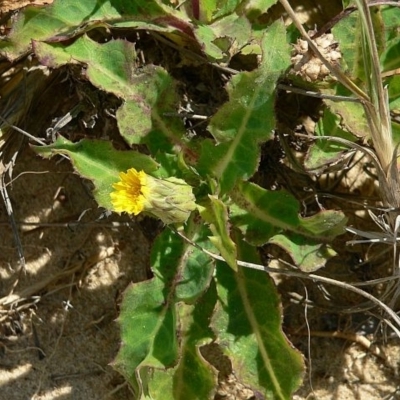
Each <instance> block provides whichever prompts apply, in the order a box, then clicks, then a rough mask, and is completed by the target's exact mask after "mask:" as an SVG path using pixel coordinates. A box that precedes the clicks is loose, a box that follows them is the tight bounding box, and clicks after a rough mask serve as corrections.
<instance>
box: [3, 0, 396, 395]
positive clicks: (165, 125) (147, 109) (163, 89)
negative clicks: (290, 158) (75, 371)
mask: <svg viewBox="0 0 400 400" xmlns="http://www.w3.org/2000/svg"><path fill="white" fill-rule="evenodd" d="M166 3H168V2H162V1H161V0H153V1H135V2H128V1H124V0H116V1H104V2H101V4H99V2H98V1H95V0H88V1H85V2H81V3H79V5H75V6H74V7H71V6H70V4H69V3H68V1H61V0H58V1H57V0H56V1H55V2H54V4H53V5H51V6H48V7H28V8H26V10H24V11H23V12H21V14H20V15H19V16H18V18H17V20H16V22H15V24H14V27H13V30H12V32H11V34H10V35H9V37H8V41H7V42H3V43H1V47H0V50H1V51H2V53H3V54H4V55H6V56H7V57H8V58H10V59H16V58H18V57H20V56H21V55H23V54H25V53H26V52H29V51H31V50H32V51H33V53H34V55H35V57H36V58H37V60H38V61H39V63H40V64H41V65H42V66H46V67H49V68H52V69H56V68H61V67H63V66H65V65H69V66H71V65H78V66H84V76H85V77H86V78H87V79H88V80H89V81H90V83H91V84H92V85H94V86H95V87H96V88H97V89H99V90H101V91H105V92H108V93H112V94H113V95H115V96H116V97H117V98H118V99H120V100H121V103H122V104H121V106H120V107H119V108H118V110H117V112H116V119H117V123H118V127H119V130H120V134H121V136H122V137H123V139H124V140H125V142H126V143H127V144H128V145H129V146H131V149H130V150H126V151H120V150H116V149H114V147H113V146H112V144H111V142H109V141H104V140H97V139H96V140H95V139H90V138H89V139H84V140H81V141H79V142H76V143H73V142H71V141H69V140H67V139H65V138H63V137H61V136H59V137H58V138H57V140H56V141H55V142H54V143H52V144H50V145H47V146H37V147H36V148H35V150H36V152H37V153H38V154H40V155H42V156H43V157H52V156H54V155H57V154H63V155H66V156H68V157H69V158H70V159H71V162H72V163H73V165H74V168H75V169H76V171H77V172H78V173H79V174H80V175H82V177H84V178H87V179H89V180H91V181H92V182H93V184H94V187H95V189H94V192H93V194H94V197H95V199H96V200H97V202H98V204H99V206H101V207H104V208H105V209H108V210H115V202H114V203H113V197H112V193H117V194H116V195H115V196H117V197H118V196H119V195H118V190H120V191H123V190H127V189H126V187H127V186H126V185H125V186H124V185H123V184H122V183H123V182H122V183H121V182H120V183H119V181H120V177H121V173H123V174H124V173H127V171H128V170H130V169H132V168H135V169H136V170H137V171H138V172H140V173H141V174H142V175H141V176H142V177H143V180H142V179H139V181H138V182H137V183H134V184H132V185H133V186H135V187H136V186H139V191H140V190H141V194H140V195H138V196H142V195H143V193H144V190H143V189H142V187H143V186H146V184H144V183H143V182H144V180H145V179H147V180H148V181H149V180H150V181H151V182H152V187H149V188H147V186H146V193H147V194H148V196H147V195H146V196H144V197H145V198H146V199H145V200H143V198H142V197H140V201H141V202H142V201H144V202H145V204H146V206H144V207H139V208H134V210H135V211H132V212H133V213H134V214H137V212H136V210H137V211H138V212H139V211H143V212H145V213H148V214H150V215H151V216H155V217H158V218H160V219H161V220H162V221H163V222H164V223H165V224H171V226H170V228H171V229H167V228H166V229H165V230H164V231H163V232H162V234H161V235H160V236H159V237H157V239H156V240H155V242H154V245H153V248H152V253H151V267H152V272H153V275H154V276H153V278H151V279H150V280H148V281H145V282H140V283H135V284H133V285H132V286H131V287H129V288H128V289H127V291H126V293H125V297H124V300H123V303H122V308H121V315H120V318H119V322H120V325H121V337H122V341H123V345H122V346H121V349H120V352H119V354H118V356H117V359H116V360H115V363H114V365H115V368H117V369H118V370H119V371H120V372H121V373H123V374H124V376H125V377H126V379H127V380H128V381H129V383H130V384H131V385H132V386H133V387H134V388H135V391H136V393H137V396H138V398H155V399H157V398H163V399H169V398H171V399H179V398H182V399H187V398H191V399H195V398H198V399H205V398H209V397H210V396H211V394H212V393H213V390H214V388H215V385H216V379H217V371H216V370H215V369H214V368H213V367H212V365H211V364H210V363H209V362H208V361H207V360H206V358H205V357H204V355H203V353H202V350H201V348H202V346H204V345H205V344H209V343H212V342H215V343H217V344H218V345H219V346H220V348H221V350H222V351H223V353H224V354H225V355H227V356H229V358H230V360H231V362H232V366H233V369H234V371H235V374H236V376H237V377H238V378H239V379H240V380H241V381H243V382H244V383H246V384H248V385H249V386H250V387H251V388H252V389H253V390H256V391H258V392H260V393H262V394H263V395H264V396H266V397H268V398H274V399H288V398H290V395H291V393H293V391H294V390H295V389H296V388H297V387H298V386H299V384H300V382H301V376H302V371H303V361H302V357H301V355H300V354H299V353H298V352H297V351H296V350H294V349H293V348H292V347H291V346H290V343H288V341H287V339H286V337H285V336H284V334H283V333H282V330H281V317H282V316H281V308H280V302H279V298H278V295H277V292H276V289H275V287H274V284H273V282H272V280H271V279H270V277H269V276H268V275H267V274H265V273H262V272H260V271H254V270H251V269H249V268H246V267H245V265H246V263H252V264H257V265H260V264H261V260H260V257H259V254H258V252H257V247H258V246H262V245H264V244H266V243H273V244H275V245H278V246H279V247H281V248H283V249H284V250H286V251H287V252H288V253H289V255H290V256H291V258H292V259H293V261H294V263H295V264H296V265H297V266H298V267H299V269H300V270H301V271H304V272H307V273H309V272H313V271H315V270H316V269H318V268H320V267H321V266H323V265H325V263H326V261H327V260H328V259H329V258H331V257H332V256H333V255H334V254H335V252H334V250H333V248H332V247H331V245H330V243H331V242H332V240H333V239H334V238H335V237H336V236H338V235H340V234H342V233H343V232H344V228H345V224H346V217H345V216H344V214H343V213H342V212H341V211H338V210H320V211H318V212H315V213H314V214H313V215H308V216H301V215H300V204H299V201H298V200H297V199H296V198H295V197H294V196H293V195H292V194H290V193H289V192H287V191H285V190H280V191H272V190H268V189H266V188H264V187H262V186H260V185H258V184H256V183H255V182H252V181H251V178H252V177H253V176H254V174H255V173H256V171H257V169H258V165H259V161H260V157H261V146H260V145H261V143H263V142H265V141H267V140H269V139H271V138H272V131H273V129H274V127H275V119H274V101H275V90H276V85H277V82H278V80H279V79H280V78H281V77H282V76H283V74H284V71H285V70H287V69H288V67H289V66H290V53H291V48H290V46H289V44H288V41H287V28H286V27H285V26H284V24H283V22H281V21H277V22H275V23H273V24H271V25H269V26H264V25H262V24H260V23H259V22H258V21H257V16H259V15H261V14H262V13H264V12H266V10H267V9H268V8H269V7H270V6H271V5H272V4H274V2H245V1H236V2H228V3H227V4H225V2H218V1H203V2H199V9H198V10H196V9H192V8H191V7H190V5H189V4H190V3H187V4H186V5H185V6H184V7H182V8H181V10H176V9H174V8H173V7H172V6H171V5H170V4H166ZM220 3H221V4H222V3H224V6H222V5H221V4H220ZM282 4H284V6H285V7H286V9H287V10H288V12H290V13H292V11H291V8H290V5H289V4H288V3H287V2H285V1H282ZM359 7H360V9H361V10H362V12H361V13H360V15H362V16H368V15H369V13H368V10H367V9H366V8H365V3H363V2H361V1H360V2H359ZM385 10H386V9H385ZM387 10H389V11H387V14H386V18H387V20H389V19H390V18H392V16H393V14H392V12H393V11H391V9H387ZM292 16H293V19H294V20H296V17H295V15H294V14H293V15H292ZM351 21H352V20H351ZM343 23H349V22H348V21H347V20H346V21H344V22H343ZM351 23H353V22H350V24H351ZM355 24H356V25H357V24H360V26H361V27H362V28H363V29H364V31H363V35H362V37H361V38H360V41H359V42H357V43H359V44H360V54H362V56H361V60H362V61H364V62H365V65H364V66H360V60H355V57H354V55H353V54H346V52H345V51H344V57H345V61H346V62H347V65H348V68H349V70H350V71H351V72H352V75H351V79H350V78H348V77H347V75H345V74H344V73H343V72H341V70H340V69H338V67H332V66H331V64H329V63H326V64H327V68H328V67H329V68H330V69H331V70H332V73H333V74H336V76H337V78H338V82H329V85H328V86H327V85H326V82H323V83H321V85H318V83H316V84H315V86H314V87H316V88H318V90H320V91H323V92H324V93H326V94H327V95H334V94H346V95H347V94H349V93H350V92H351V93H353V94H354V95H355V96H356V97H357V98H358V100H359V104H356V103H355V104H356V105H354V110H356V114H355V115H356V118H352V119H350V115H351V113H350V112H349V113H347V114H345V113H344V112H341V111H338V108H337V107H335V104H334V103H329V104H328V107H329V109H327V110H326V111H325V113H324V116H323V118H322V119H321V123H320V128H319V132H318V133H319V134H320V135H324V136H325V137H324V138H323V139H321V138H320V139H319V141H316V144H315V145H314V146H313V147H312V149H311V151H310V154H311V155H310V158H309V163H310V164H306V168H307V167H309V168H310V166H311V167H312V168H314V167H316V166H318V165H320V164H321V163H325V161H326V160H327V159H332V158H333V159H338V158H339V157H340V155H341V152H343V149H344V147H343V146H342V147H340V148H338V147H335V146H332V144H331V142H329V140H330V138H328V137H327V136H326V135H325V133H326V131H331V130H332V129H334V130H335V136H334V140H336V141H339V142H340V144H342V145H343V144H344V145H349V146H350V147H353V148H354V147H357V146H358V145H357V144H355V143H353V142H354V141H355V139H354V134H357V132H358V131H359V130H362V128H360V125H362V124H364V125H365V116H366V117H367V118H366V120H367V121H368V123H369V127H370V128H371V133H372V135H371V136H372V140H373V143H374V146H375V148H376V151H377V156H375V155H374V153H373V152H372V151H370V150H365V151H367V152H368V154H370V155H372V157H373V158H374V159H375V160H376V163H377V166H378V170H379V171H380V175H379V177H380V182H381V185H382V187H383V188H384V190H383V193H384V194H385V195H384V196H383V197H384V200H385V206H393V207H398V206H399V204H397V202H396V201H397V200H396V201H395V200H393V198H392V197H393V196H394V197H395V198H396V195H395V194H394V193H392V192H391V191H390V190H389V189H390V182H392V181H393V182H396V185H398V175H397V170H396V173H394V172H392V171H393V168H391V166H392V157H393V153H394V150H393V149H394V144H393V142H392V140H391V125H390V121H389V119H388V118H389V115H388V110H387V104H386V102H385V99H384V96H385V94H384V91H383V88H382V84H381V79H380V73H379V72H378V70H377V69H378V67H379V66H377V65H376V54H375V53H374V52H375V44H374V42H373V38H374V34H373V32H372V30H371V26H370V22H368V19H366V20H362V21H361V22H356V23H355ZM387 24H388V25H390V23H389V22H388V23H387ZM298 27H299V29H300V31H301V33H302V34H303V35H304V36H305V37H307V36H308V35H307V33H306V32H305V31H304V29H302V27H301V26H300V25H299V24H298ZM341 29H343V28H341ZM349 29H352V32H354V31H355V30H356V27H355V26H354V25H350V28H349ZM393 29H394V27H393V26H391V29H389V30H387V31H386V35H387V36H388V37H386V38H385V40H389V37H390V38H391V36H390V35H391V34H392V31H393ZM337 30H338V32H337V36H338V37H340V34H339V28H337ZM139 31H140V32H142V33H143V32H144V31H145V32H150V33H151V34H153V35H154V37H155V38H156V39H157V40H159V41H160V42H162V43H164V42H165V41H166V42H167V46H170V47H172V48H175V49H178V50H179V51H180V54H181V56H182V61H181V62H182V63H188V64H190V65H195V66H212V68H214V69H215V70H216V71H223V72H224V73H226V74H229V80H228V82H227V84H226V92H227V100H226V101H225V102H224V103H223V104H222V105H221V106H220V107H219V108H218V110H217V111H216V112H215V114H214V115H212V116H211V117H210V118H209V120H208V121H207V132H208V134H205V133H204V134H203V135H197V136H195V137H191V136H190V135H188V134H187V130H186V127H185V125H184V123H183V121H182V119H181V118H180V116H179V115H176V113H177V110H178V109H179V102H180V100H181V99H180V97H179V90H178V86H177V83H176V80H175V79H174V78H173V77H172V76H171V74H170V73H169V72H168V70H167V68H164V67H163V66H159V65H151V64H146V63H144V64H143V65H139V63H138V61H137V60H138V54H137V51H136V48H135V44H134V43H133V42H132V40H129V38H131V37H132V32H139ZM104 32H106V33H104ZM109 32H111V33H112V34H109ZM335 34H336V32H335ZM97 35H99V36H100V39H99V36H97ZM102 35H104V37H105V38H106V40H105V39H104V37H103V36H102ZM113 35H115V36H118V38H114V37H113ZM347 37H351V36H350V35H347ZM347 40H348V39H347ZM385 40H382V43H384V42H385ZM391 40H392V41H391V42H389V43H390V46H389V47H387V48H386V49H385V51H383V49H379V50H380V51H381V53H382V60H383V61H382V62H383V64H384V66H385V65H387V66H389V65H390V68H394V67H396V66H397V63H396V61H397V57H394V56H393V55H392V52H393V49H395V48H396V45H397V41H396V40H397V39H396V38H391ZM309 43H310V46H313V42H312V41H311V40H310V41H309ZM31 44H32V48H31V47H30V45H31ZM340 44H341V46H343V48H346V41H345V39H344V38H343V37H341V39H340ZM315 52H316V53H317V50H315ZM237 55H243V56H248V57H249V58H250V57H253V56H256V57H257V58H258V62H257V64H256V65H255V66H253V68H249V69H250V70H249V71H242V72H238V71H233V70H232V69H230V68H228V67H227V65H228V64H229V62H230V61H231V60H232V58H233V57H234V56H237ZM370 60H372V61H374V62H373V63H371V62H370ZM388 68H389V67H388ZM353 80H354V81H356V80H357V81H358V80H360V81H362V82H363V81H364V82H365V86H366V87H365V88H360V87H358V86H356V85H355V83H354V82H353ZM393 80H394V85H396V82H397V81H396V80H395V79H393ZM363 90H365V93H364V91H363ZM366 93H368V94H366ZM391 93H392V94H391ZM370 97H371V98H370ZM389 98H390V99H391V105H392V106H393V107H395V106H396V104H397V101H398V96H396V93H393V92H390V89H389ZM360 104H362V106H361V105H360ZM357 107H358V108H357ZM339 116H340V118H341V120H340V118H339ZM381 126H383V127H384V128H385V130H384V132H383V133H382V132H381V130H380V127H381ZM382 138H383V139H382ZM321 143H322V146H321ZM327 144H328V145H327ZM139 147H140V148H145V149H146V151H147V153H148V154H149V155H145V154H143V152H140V151H138V150H133V149H134V148H135V149H137V148H139ZM313 157H314V158H313ZM310 159H311V160H313V161H310ZM315 160H316V161H315ZM122 176H124V175H122ZM145 177H147V178H145ZM167 183H168V185H167ZM164 184H165V185H167V186H168V187H167V188H166V189H165V188H164V187H163V185H164ZM190 188H193V190H191V189H190ZM164 189H165V191H163V190H164ZM183 189H184V193H183V196H181V197H180V198H178V199H176V198H175V197H174V198H173V199H172V196H173V192H174V190H176V191H177V192H178V193H182V190H183ZM386 189H387V190H386ZM135 190H137V188H136V189H135ZM128 191H129V189H128ZM155 193H157V195H158V196H161V195H162V196H165V198H166V199H168V201H167V202H162V201H159V197H157V199H155V197H154V194H155ZM160 193H161V194H160ZM125 194H126V193H125ZM115 196H114V198H115ZM169 196H171V197H169ZM128 197H129V196H128ZM396 199H397V198H396ZM169 200H171V201H170V202H169ZM194 200H195V202H196V204H194ZM121 201H122V203H123V204H125V203H126V202H127V201H128V200H127V199H126V198H125V197H124V199H123V200H121ZM135 201H139V200H135ZM150 203H151V204H150ZM128 209H129V210H133V209H131V208H127V209H126V210H128ZM177 210H178V211H177ZM117 211H119V212H120V211H124V207H123V206H121V207H118V208H117ZM209 252H211V254H220V255H221V256H222V258H223V259H224V261H221V259H219V260H218V261H216V258H217V257H210V253H209ZM239 261H240V262H239ZM247 266H248V265H247ZM303 276H307V275H305V274H303ZM309 277H311V278H312V279H316V277H315V276H314V275H309Z"/></svg>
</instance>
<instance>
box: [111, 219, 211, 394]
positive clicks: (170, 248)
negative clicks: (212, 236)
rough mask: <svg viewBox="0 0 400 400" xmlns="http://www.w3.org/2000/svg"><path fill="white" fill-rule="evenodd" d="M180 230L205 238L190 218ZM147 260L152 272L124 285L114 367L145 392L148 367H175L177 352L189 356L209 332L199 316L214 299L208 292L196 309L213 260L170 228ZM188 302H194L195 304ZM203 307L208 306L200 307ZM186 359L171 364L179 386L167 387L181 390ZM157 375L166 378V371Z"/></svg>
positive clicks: (203, 367)
mask: <svg viewBox="0 0 400 400" xmlns="http://www.w3.org/2000/svg"><path fill="white" fill-rule="evenodd" d="M185 234H186V235H187V236H188V237H189V238H190V239H192V240H196V241H198V242H199V243H201V244H202V243H204V241H205V240H207V239H206V234H207V231H206V230H205V229H204V228H203V227H201V226H200V225H196V224H194V223H193V221H189V222H188V224H187V226H186V231H185ZM151 265H152V268H153V274H154V277H153V278H152V279H151V280H149V281H145V282H140V283H136V284H133V285H132V286H131V287H130V288H129V289H128V290H127V291H126V293H125V296H124V301H123V303H122V308H121V314H120V318H119V322H120V325H121V337H122V340H123V346H122V347H121V349H120V351H119V353H118V355H117V358H116V361H115V368H116V369H117V370H118V371H120V372H121V373H122V374H123V375H124V376H125V377H126V378H127V380H128V381H129V382H131V383H132V385H133V386H134V387H139V392H142V391H143V390H144V391H145V392H146V390H148V388H147V387H145V386H146V385H144V386H143V384H144V383H146V384H147V383H151V380H152V377H151V375H149V372H148V368H158V369H164V368H171V367H174V366H176V365H177V363H178V360H179V358H180V357H187V360H189V358H190V357H191V360H192V361H193V355H194V354H197V346H199V345H200V343H202V342H203V341H204V340H209V338H210V331H209V330H208V329H207V325H204V320H202V318H203V319H204V318H206V319H207V318H208V313H209V312H211V311H210V310H212V309H213V302H215V296H214V297H213V296H212V293H211V292H210V293H211V294H210V295H209V296H208V297H207V298H206V300H204V302H205V303H201V305H199V306H198V307H200V308H199V309H196V304H197V301H198V300H199V298H200V297H201V296H202V295H203V294H204V293H205V291H206V290H207V289H208V287H209V285H210V279H211V275H212V272H213V263H212V261H210V259H209V257H208V256H206V255H205V254H204V253H203V252H202V251H200V250H198V249H196V248H192V247H191V246H190V245H188V244H187V243H184V242H183V241H182V239H180V238H179V236H177V235H175V234H174V233H173V232H171V231H164V232H163V233H162V234H161V235H160V236H159V237H158V238H157V239H156V242H155V243H154V246H153V248H152V253H151ZM183 303H184V304H185V305H184V304H183ZM188 305H194V308H191V307H187V306H188ZM182 307H183V308H182ZM201 307H205V309H204V308H201ZM196 310H197V311H196ZM205 310H208V311H207V312H205V313H202V312H204V311H205ZM191 312H192V314H191ZM196 318H197V319H196ZM199 319H200V320H201V321H203V322H199ZM198 357H199V356H198ZM198 357H197V358H196V364H197V367H199V368H200V371H199V373H200V374H201V375H203V376H205V375H206V380H205V382H204V383H205V384H206V388H207V390H210V385H211V382H212V383H213V382H214V379H215V378H213V373H208V374H207V373H206V371H205V370H206V369H207V367H206V365H205V363H204V361H203V360H201V358H200V359H198ZM190 365H191V364H190V362H189V364H187V365H184V364H180V365H179V366H178V367H177V368H176V369H175V373H174V374H173V376H174V377H173V381H174V382H175V383H174V384H176V385H178V387H177V388H176V387H175V388H174V387H173V386H170V387H169V389H168V390H174V391H175V390H178V392H180V389H181V388H182V385H186V384H185V383H184V382H183V380H182V379H183V378H182V368H183V369H184V370H187V369H188V368H190ZM209 372H211V371H209ZM169 373H171V372H169ZM139 376H140V377H141V378H140V379H138V377H139ZM156 379H158V378H157V377H156ZM160 379H161V378H160ZM199 379H200V378H199ZM162 380H164V382H165V376H164V378H162ZM167 380H168V379H167ZM207 382H208V383H207ZM150 386H151V385H150ZM157 387H158V383H157V382H154V388H155V389H154V388H153V389H154V390H159V388H157ZM167 398H168V397H167ZM171 398H172V397H171Z"/></svg>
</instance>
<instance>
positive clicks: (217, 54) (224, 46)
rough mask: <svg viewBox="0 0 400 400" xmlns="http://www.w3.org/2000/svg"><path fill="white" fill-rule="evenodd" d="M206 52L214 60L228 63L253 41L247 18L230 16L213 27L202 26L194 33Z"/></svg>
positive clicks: (221, 19)
mask: <svg viewBox="0 0 400 400" xmlns="http://www.w3.org/2000/svg"><path fill="white" fill-rule="evenodd" d="M194 33H195V35H196V37H197V39H198V41H199V43H201V44H202V47H203V48H204V52H205V53H206V54H207V55H208V56H209V57H210V58H212V59H213V60H223V61H224V62H228V61H229V60H230V59H231V57H232V56H233V55H234V54H236V53H238V52H240V50H241V49H242V48H243V47H244V46H245V45H246V44H248V43H249V42H250V41H251V37H252V32H251V26H250V23H249V21H248V20H247V18H245V17H243V16H238V15H236V14H229V15H227V16H226V17H224V18H220V19H218V20H217V21H216V22H214V23H213V24H212V25H200V26H198V27H197V28H196V29H195V31H194Z"/></svg>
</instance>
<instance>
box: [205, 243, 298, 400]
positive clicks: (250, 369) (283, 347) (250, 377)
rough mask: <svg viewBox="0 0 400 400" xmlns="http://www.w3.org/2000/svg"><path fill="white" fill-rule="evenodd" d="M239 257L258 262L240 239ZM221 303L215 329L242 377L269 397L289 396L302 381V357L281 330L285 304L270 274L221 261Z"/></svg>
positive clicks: (255, 256)
mask: <svg viewBox="0 0 400 400" xmlns="http://www.w3.org/2000/svg"><path fill="white" fill-rule="evenodd" d="M236 242H237V243H238V257H239V258H240V259H241V260H245V261H248V262H255V263H259V260H258V255H257V253H256V250H255V249H254V248H253V247H250V246H248V245H246V244H245V242H243V241H241V240H239V239H238V238H237V239H236ZM216 279H217V292H218V303H217V307H216V310H215V314H214V315H213V318H212V328H213V330H214V332H215V334H216V336H217V343H219V344H220V346H221V348H222V349H223V351H224V353H225V354H226V355H227V356H229V358H230V359H231V361H232V367H233V370H234V371H235V374H236V376H237V377H238V379H239V380H240V381H241V382H243V383H244V384H247V385H250V387H251V388H252V389H253V390H255V391H256V392H258V393H260V394H262V395H264V396H265V397H266V398H268V399H276V400H278V399H279V400H287V399H290V398H291V395H292V393H293V391H294V390H296V388H297V387H298V386H299V384H300V382H301V375H302V371H303V361H302V357H301V355H300V354H299V353H298V352H297V351H296V350H294V349H293V348H292V347H291V346H290V344H289V343H288V341H287V339H286V338H285V336H284V334H283V333H282V330H281V307H280V303H279V297H278V295H277V292H276V289H275V287H274V284H273V282H272V280H271V278H270V277H269V276H268V275H267V274H263V273H260V272H259V271H254V270H250V269H245V268H242V267H238V271H237V272H234V271H233V270H232V269H231V268H228V267H227V266H226V265H225V264H222V263H218V264H217V275H216Z"/></svg>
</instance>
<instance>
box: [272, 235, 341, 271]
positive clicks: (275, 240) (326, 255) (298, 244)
mask: <svg viewBox="0 0 400 400" xmlns="http://www.w3.org/2000/svg"><path fill="white" fill-rule="evenodd" d="M269 243H270V244H276V245H277V246H279V247H281V248H282V249H284V250H285V251H286V252H287V253H288V254H289V255H290V257H291V258H292V260H293V261H294V263H295V265H296V266H298V267H299V268H300V269H301V270H302V271H304V272H307V273H310V272H314V271H316V270H317V269H320V268H322V267H324V266H325V265H326V261H327V260H329V259H330V258H332V257H334V256H335V255H336V252H335V251H334V250H333V249H332V247H330V246H329V245H327V244H325V243H320V242H315V241H312V240H310V239H309V238H306V237H304V236H301V235H296V234H290V233H285V234H284V235H282V234H279V235H275V236H274V237H272V238H271V239H270V241H269Z"/></svg>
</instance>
